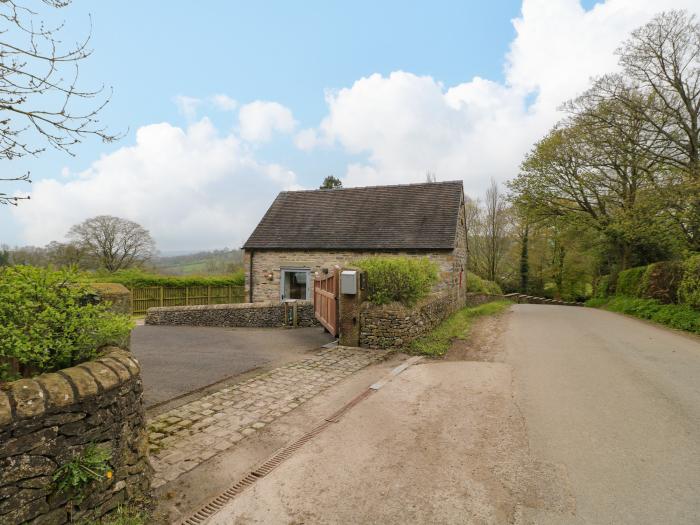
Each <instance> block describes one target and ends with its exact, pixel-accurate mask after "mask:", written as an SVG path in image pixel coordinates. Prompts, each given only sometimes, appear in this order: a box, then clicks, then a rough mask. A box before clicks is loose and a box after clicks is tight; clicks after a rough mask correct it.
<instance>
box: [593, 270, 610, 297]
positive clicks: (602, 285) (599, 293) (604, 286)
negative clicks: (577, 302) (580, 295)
mask: <svg viewBox="0 0 700 525" xmlns="http://www.w3.org/2000/svg"><path fill="white" fill-rule="evenodd" d="M609 286H610V276H609V275H601V276H600V277H598V281H597V282H596V286H595V295H594V297H597V298H603V297H607V296H608V288H609Z"/></svg>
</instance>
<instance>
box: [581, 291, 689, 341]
mask: <svg viewBox="0 0 700 525" xmlns="http://www.w3.org/2000/svg"><path fill="white" fill-rule="evenodd" d="M586 306H591V307H594V308H603V309H604V310H610V311H611V312H618V313H622V314H627V315H632V316H634V317H639V318H641V319H647V320H649V321H653V322H655V323H659V324H663V325H666V326H670V327H671V328H677V329H678V330H685V331H687V332H692V333H695V334H700V310H696V309H695V308H692V307H691V306H688V305H681V304H662V303H660V302H659V301H655V300H654V299H637V298H634V297H622V296H616V297H608V298H596V299H590V300H588V301H587V302H586Z"/></svg>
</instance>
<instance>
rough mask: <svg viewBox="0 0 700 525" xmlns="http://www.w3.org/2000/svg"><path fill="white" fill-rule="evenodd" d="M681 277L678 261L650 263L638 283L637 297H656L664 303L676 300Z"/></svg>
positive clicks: (675, 301)
mask: <svg viewBox="0 0 700 525" xmlns="http://www.w3.org/2000/svg"><path fill="white" fill-rule="evenodd" d="M682 279H683V265H682V264H681V263H680V262H678V261H663V262H657V263H653V264H650V265H649V266H647V267H646V271H645V272H644V275H643V276H642V282H641V283H640V285H639V297H642V298H646V299H656V300H657V301H660V302H662V303H664V304H674V303H677V302H678V287H679V286H680V284H681V280H682Z"/></svg>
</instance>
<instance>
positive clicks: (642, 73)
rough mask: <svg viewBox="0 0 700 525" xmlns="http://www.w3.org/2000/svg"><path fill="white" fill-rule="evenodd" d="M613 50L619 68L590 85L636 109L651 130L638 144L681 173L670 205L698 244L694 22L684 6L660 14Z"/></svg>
mask: <svg viewBox="0 0 700 525" xmlns="http://www.w3.org/2000/svg"><path fill="white" fill-rule="evenodd" d="M617 54H618V55H619V60H620V65H621V66H622V72H621V73H619V74H615V75H607V76H605V77H603V78H601V79H600V80H599V81H598V82H597V83H596V86H595V87H596V90H597V91H598V93H599V95H600V96H601V97H605V98H606V99H608V100H612V101H615V102H617V103H618V104H620V105H623V106H625V108H626V109H627V111H629V112H635V113H637V114H638V115H639V118H640V121H641V122H642V123H643V125H644V127H645V129H646V131H647V132H649V133H654V134H655V135H656V137H657V140H654V141H652V142H646V143H643V145H644V147H645V149H646V153H647V155H648V156H649V157H653V158H656V159H657V160H659V161H662V162H663V163H664V164H665V165H666V166H667V167H668V169H669V170H671V171H673V172H675V173H679V174H681V175H682V183H683V186H682V187H677V188H676V189H675V190H674V191H675V193H676V194H677V192H682V193H683V194H685V196H686V197H687V198H685V199H682V200H677V199H675V200H674V201H673V202H672V203H670V204H672V206H673V207H674V208H675V210H676V212H677V214H676V216H677V218H678V223H679V225H680V226H681V228H682V230H683V232H684V233H685V235H686V237H687V239H688V241H689V242H691V244H692V245H693V246H694V248H695V249H700V23H698V20H697V18H696V17H695V15H691V14H689V13H688V12H687V11H667V12H663V13H660V14H659V15H657V16H655V17H654V18H653V19H652V20H651V21H650V22H649V23H647V24H645V25H644V26H642V27H640V28H639V29H637V30H635V31H634V32H632V34H631V36H630V38H629V39H628V40H627V41H626V42H625V43H624V44H623V45H622V47H620V49H618V51H617ZM630 86H631V87H632V88H633V89H629V87H630ZM636 93H642V94H643V95H645V97H646V100H645V103H642V104H640V98H639V97H638V96H636Z"/></svg>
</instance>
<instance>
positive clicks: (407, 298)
mask: <svg viewBox="0 0 700 525" xmlns="http://www.w3.org/2000/svg"><path fill="white" fill-rule="evenodd" d="M355 264H356V265H357V266H358V267H359V268H360V269H362V270H363V271H365V272H367V299H368V300H370V301H371V302H373V303H375V304H387V303H390V302H393V301H397V302H400V303H402V304H404V305H406V306H412V305H414V304H415V303H416V301H418V300H419V299H421V298H423V297H425V296H426V295H427V294H428V292H430V289H431V288H432V286H433V284H435V283H436V282H437V280H438V272H437V266H436V265H435V263H433V262H432V261H430V259H428V258H427V257H421V258H415V257H368V258H366V259H362V260H360V261H357V262H356V263H355Z"/></svg>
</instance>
